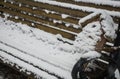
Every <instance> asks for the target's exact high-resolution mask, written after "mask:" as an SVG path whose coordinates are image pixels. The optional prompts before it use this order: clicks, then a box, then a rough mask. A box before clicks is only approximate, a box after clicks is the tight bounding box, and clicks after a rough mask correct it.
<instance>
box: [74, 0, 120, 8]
mask: <svg viewBox="0 0 120 79" xmlns="http://www.w3.org/2000/svg"><path fill="white" fill-rule="evenodd" d="M74 1H75V2H86V3H94V4H97V5H109V6H113V7H120V1H110V0H74Z"/></svg>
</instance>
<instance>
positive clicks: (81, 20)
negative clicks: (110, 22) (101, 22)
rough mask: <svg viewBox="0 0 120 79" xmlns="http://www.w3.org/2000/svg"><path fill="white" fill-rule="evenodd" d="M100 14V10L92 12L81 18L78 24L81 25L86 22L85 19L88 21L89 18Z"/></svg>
mask: <svg viewBox="0 0 120 79" xmlns="http://www.w3.org/2000/svg"><path fill="white" fill-rule="evenodd" d="M98 14H100V13H99V12H95V13H91V14H90V15H88V16H85V17H83V18H81V19H80V20H79V22H78V24H79V25H81V23H84V22H85V21H87V20H89V19H91V18H93V17H95V16H97V15H98Z"/></svg>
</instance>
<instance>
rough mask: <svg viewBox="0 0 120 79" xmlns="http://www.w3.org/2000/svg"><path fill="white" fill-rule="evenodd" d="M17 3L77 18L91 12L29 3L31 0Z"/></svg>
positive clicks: (21, 0)
mask: <svg viewBox="0 0 120 79" xmlns="http://www.w3.org/2000/svg"><path fill="white" fill-rule="evenodd" d="M15 1H16V2H20V3H23V4H29V5H31V6H33V7H34V6H36V7H39V8H42V9H47V10H52V11H56V12H60V13H61V14H62V13H64V14H68V15H71V16H75V17H84V16H86V15H88V14H90V12H83V11H82V10H81V11H80V10H75V9H70V8H65V7H60V6H56V5H50V4H47V3H40V2H34V1H29V0H15Z"/></svg>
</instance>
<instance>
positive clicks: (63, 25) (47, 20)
mask: <svg viewBox="0 0 120 79" xmlns="http://www.w3.org/2000/svg"><path fill="white" fill-rule="evenodd" d="M4 5H5V6H7V7H8V9H7V10H9V8H12V9H13V10H17V12H18V13H17V12H14V13H13V14H16V15H19V16H24V17H26V18H28V17H27V16H29V17H30V16H31V18H33V17H35V16H33V15H29V14H21V13H20V12H21V11H24V12H25V11H26V13H27V12H28V13H31V14H36V15H38V16H41V17H43V18H37V20H36V19H32V20H35V21H39V22H42V23H46V24H50V25H52V26H56V27H59V28H61V29H66V30H69V31H73V32H76V33H79V32H80V31H81V29H80V28H79V29H75V28H73V27H72V26H71V27H66V26H65V23H53V21H54V20H56V19H51V18H49V17H46V16H45V14H44V16H43V15H41V13H40V12H39V13H36V11H35V12H34V11H32V10H31V12H30V11H27V10H30V9H28V8H27V9H26V8H23V7H20V8H19V7H18V6H15V5H12V4H9V3H5V4H4ZM7 10H5V9H4V11H7ZM46 15H47V14H46ZM31 18H30V19H31ZM49 19H50V20H49ZM61 22H62V21H61Z"/></svg>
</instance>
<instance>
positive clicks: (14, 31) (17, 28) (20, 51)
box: [0, 0, 118, 79]
mask: <svg viewBox="0 0 120 79" xmlns="http://www.w3.org/2000/svg"><path fill="white" fill-rule="evenodd" d="M46 1H47V0H46ZM95 14H96V13H95ZM92 15H94V14H92ZM8 16H10V15H8V14H5V18H0V24H1V25H0V49H1V50H0V58H1V59H2V60H4V62H7V63H10V62H12V63H15V64H17V65H18V66H21V67H22V70H23V71H25V70H28V71H31V72H33V73H35V74H36V76H38V77H39V76H41V77H43V78H45V79H56V77H54V76H52V75H50V74H48V73H47V72H49V73H52V74H54V75H57V76H59V77H61V78H64V79H72V78H71V70H72V68H73V66H74V64H75V63H76V62H77V60H79V58H80V57H87V58H88V57H89V58H94V57H99V56H100V54H99V53H98V52H96V51H95V46H96V44H97V42H98V41H99V40H101V37H100V36H101V35H102V34H103V31H104V33H105V34H104V36H105V37H106V39H111V40H114V39H115V38H116V34H115V31H116V30H117V27H118V25H117V24H115V23H114V22H113V20H112V18H111V17H110V16H109V15H108V14H107V13H106V12H102V13H101V16H100V19H101V20H102V21H101V23H100V22H99V21H95V22H92V23H89V24H87V25H86V26H85V27H84V28H82V32H80V33H74V32H70V31H66V32H69V33H72V34H75V35H77V36H76V39H75V40H74V41H71V42H72V44H73V45H70V44H68V43H64V42H62V41H59V40H58V38H62V39H63V40H64V38H63V37H62V36H61V35H53V34H50V33H47V32H45V31H42V30H40V29H37V28H32V27H29V26H27V25H25V24H21V23H15V22H12V21H9V20H7V17H8ZM64 17H65V16H64ZM89 17H90V16H89ZM86 18H88V17H86ZM86 18H84V19H83V21H85V20H86ZM55 22H56V21H55ZM48 27H51V28H53V27H52V26H48ZM74 27H77V26H74ZM55 29H58V28H55ZM101 29H103V30H101ZM62 30H64V29H62ZM5 51H7V52H6V53H5ZM19 59H20V60H21V61H20V60H19ZM25 62H27V63H25ZM35 67H38V68H41V69H42V70H40V69H38V68H35Z"/></svg>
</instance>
